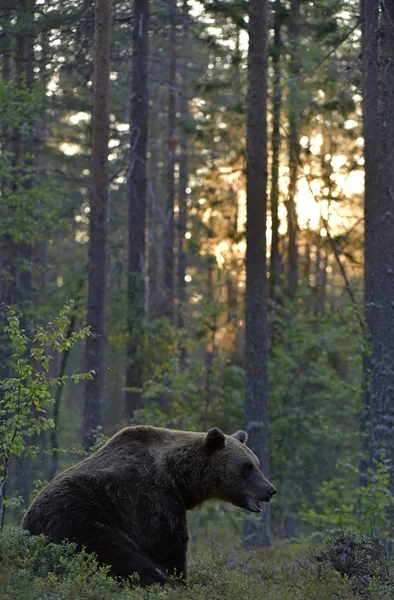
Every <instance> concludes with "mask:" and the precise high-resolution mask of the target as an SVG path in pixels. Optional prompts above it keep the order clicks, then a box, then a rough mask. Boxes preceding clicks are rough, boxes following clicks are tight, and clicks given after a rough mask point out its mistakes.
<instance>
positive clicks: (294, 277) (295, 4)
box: [286, 0, 300, 298]
mask: <svg viewBox="0 0 394 600" xmlns="http://www.w3.org/2000/svg"><path fill="white" fill-rule="evenodd" d="M299 4H300V0H292V3H291V8H290V15H289V24H288V31H289V43H290V53H291V56H290V64H289V72H290V76H289V87H290V89H289V100H288V101H289V188H288V197H287V202H286V208H287V234H288V265H287V291H288V295H289V297H290V298H295V295H296V293H297V286H298V246H297V232H298V219H297V207H296V202H295V197H296V193H297V176H298V163H299V155H300V147H299V143H298V114H299V111H300V107H299V103H298V93H297V86H298V75H299V71H300V65H299V59H298V56H297V51H298V30H299Z"/></svg>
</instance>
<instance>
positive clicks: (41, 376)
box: [0, 306, 90, 526]
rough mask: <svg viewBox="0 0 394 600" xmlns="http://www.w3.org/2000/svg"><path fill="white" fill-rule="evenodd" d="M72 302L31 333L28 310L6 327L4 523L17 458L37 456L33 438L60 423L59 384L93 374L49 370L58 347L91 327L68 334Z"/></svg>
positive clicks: (1, 466)
mask: <svg viewBox="0 0 394 600" xmlns="http://www.w3.org/2000/svg"><path fill="white" fill-rule="evenodd" d="M70 309H71V307H70V306H65V308H64V309H63V310H62V311H60V313H59V315H57V316H56V317H55V318H54V319H53V320H52V321H50V322H49V323H48V325H47V327H43V326H37V327H36V328H35V330H34V331H32V332H31V334H30V335H29V336H28V335H27V334H26V332H25V330H24V329H23V328H22V327H21V320H22V318H23V317H22V315H21V314H20V313H18V312H17V311H16V310H15V309H9V311H8V315H7V323H8V324H7V325H6V327H5V329H4V331H5V334H6V336H7V337H8V339H9V342H10V345H11V348H12V354H11V358H10V368H11V370H12V373H13V376H11V377H7V378H6V379H3V380H2V381H0V393H1V395H0V474H1V475H0V516H1V520H0V525H1V526H2V525H3V523H4V511H5V506H6V505H7V503H8V505H9V503H10V501H9V500H7V499H6V483H7V478H8V468H9V461H10V459H11V457H18V456H21V455H22V454H23V453H24V452H26V453H28V454H29V455H33V456H34V455H35V454H36V453H37V451H38V449H37V447H36V446H35V445H32V444H31V443H30V440H31V439H32V438H33V437H34V436H37V435H39V434H40V433H42V432H44V431H47V430H48V429H51V428H53V427H54V422H53V420H52V418H51V416H50V408H51V406H52V404H53V391H52V390H53V388H54V387H56V386H59V385H65V384H66V383H67V382H68V381H70V380H71V381H73V382H75V383H78V382H79V381H81V380H83V379H86V378H88V377H90V374H89V373H73V374H71V375H67V376H66V375H64V376H62V377H56V376H52V375H50V374H49V367H50V364H51V362H52V360H53V358H54V356H53V354H51V353H55V352H59V353H62V352H64V351H66V350H68V349H69V348H71V347H72V346H73V344H75V343H76V342H77V341H78V340H82V339H84V338H86V336H87V335H88V330H87V329H86V328H85V329H81V330H79V331H74V332H72V333H71V335H69V336H67V335H66V328H67V325H68V320H69V317H68V313H69V311H70Z"/></svg>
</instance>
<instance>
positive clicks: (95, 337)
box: [83, 0, 112, 449]
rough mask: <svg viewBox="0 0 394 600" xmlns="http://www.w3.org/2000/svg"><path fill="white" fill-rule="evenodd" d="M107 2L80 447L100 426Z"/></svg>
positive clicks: (98, 66)
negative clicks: (86, 375)
mask: <svg viewBox="0 0 394 600" xmlns="http://www.w3.org/2000/svg"><path fill="white" fill-rule="evenodd" d="M111 4H112V1H111V0H96V2H95V16H94V22H95V34H94V72H93V109H92V155H91V178H92V183H91V191H90V215H89V216H90V223H89V236H90V237H89V275H88V277H89V279H88V312H87V324H88V326H89V327H90V331H91V335H90V337H88V338H87V340H86V346H85V368H86V371H92V373H93V377H92V379H90V380H87V381H86V384H85V399H84V413H83V444H84V447H85V448H86V449H89V448H90V447H91V446H92V444H93V443H94V430H95V429H97V427H98V426H100V425H101V421H102V415H101V412H102V403H103V393H104V364H105V362H104V350H105V340H104V333H105V331H104V326H105V285H106V262H107V230H108V222H107V221H108V142H109V75H110V46H111V41H110V38H111Z"/></svg>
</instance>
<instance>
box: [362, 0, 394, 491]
mask: <svg viewBox="0 0 394 600" xmlns="http://www.w3.org/2000/svg"><path fill="white" fill-rule="evenodd" d="M361 15H362V23H363V25H362V35H363V37H362V39H363V67H364V81H363V97H364V106H363V114H364V139H365V149H364V154H365V212H364V216H365V251H364V252H365V254H364V259H365V288H364V302H365V317H366V324H367V330H368V339H369V347H368V352H367V353H366V356H365V359H364V384H365V390H364V392H365V393H364V410H363V414H362V420H361V428H362V431H363V433H364V439H363V442H362V453H363V458H362V461H361V470H362V479H361V480H362V483H364V484H365V483H367V482H368V470H369V469H371V470H372V473H373V472H375V473H376V471H377V469H378V468H379V466H380V465H383V464H385V465H386V466H387V465H388V466H389V473H390V483H389V486H390V490H391V493H394V471H393V461H394V402H393V390H394V321H393V319H392V318H391V315H392V312H393V304H392V303H393V297H394V275H393V274H394V253H393V247H394V227H393V203H394V146H393V139H394V63H393V55H394V27H393V23H394V0H386V2H379V1H378V0H363V1H362V2H361Z"/></svg>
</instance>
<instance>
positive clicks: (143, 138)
mask: <svg viewBox="0 0 394 600" xmlns="http://www.w3.org/2000/svg"><path fill="white" fill-rule="evenodd" d="M148 27H149V2H148V0H135V1H134V29H133V58H132V93H131V111H130V116H131V128H130V130H131V132H130V153H131V154H130V170H129V260H128V299H127V303H128V342H127V351H126V352H127V355H126V358H127V365H126V396H125V410H126V418H127V419H128V420H129V421H131V420H132V418H133V415H134V411H135V410H137V409H138V408H141V407H142V376H143V353H142V344H143V332H144V317H145V221H146V188H147V185H146V163H147V143H148V51H149V48H148Z"/></svg>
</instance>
